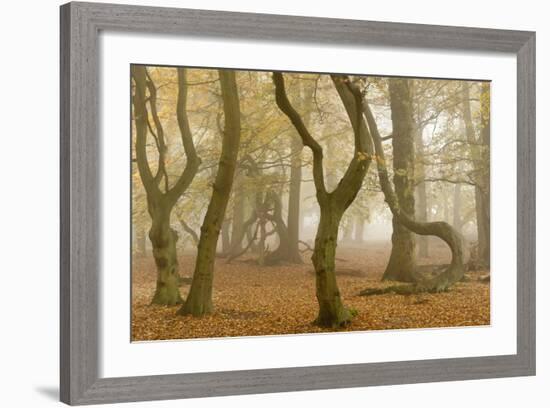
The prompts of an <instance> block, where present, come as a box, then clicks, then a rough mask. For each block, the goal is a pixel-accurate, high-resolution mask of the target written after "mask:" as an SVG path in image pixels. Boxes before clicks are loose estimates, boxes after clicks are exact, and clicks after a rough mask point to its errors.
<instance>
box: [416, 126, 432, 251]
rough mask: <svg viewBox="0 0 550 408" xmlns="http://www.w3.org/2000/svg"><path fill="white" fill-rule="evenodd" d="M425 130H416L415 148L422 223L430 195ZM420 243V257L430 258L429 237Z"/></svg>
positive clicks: (418, 203)
mask: <svg viewBox="0 0 550 408" xmlns="http://www.w3.org/2000/svg"><path fill="white" fill-rule="evenodd" d="M422 133H423V128H420V129H416V130H415V142H416V143H415V148H416V153H417V157H418V159H419V162H418V165H417V167H416V169H417V180H418V184H417V185H416V194H417V198H418V200H417V202H416V205H417V206H416V218H417V219H418V221H420V222H427V221H428V194H427V191H426V188H427V185H426V183H425V182H424V179H425V178H426V169H425V167H424V141H423V140H422ZM417 243H418V256H420V257H422V258H427V257H428V256H429V241H428V237H425V236H420V237H418V240H417Z"/></svg>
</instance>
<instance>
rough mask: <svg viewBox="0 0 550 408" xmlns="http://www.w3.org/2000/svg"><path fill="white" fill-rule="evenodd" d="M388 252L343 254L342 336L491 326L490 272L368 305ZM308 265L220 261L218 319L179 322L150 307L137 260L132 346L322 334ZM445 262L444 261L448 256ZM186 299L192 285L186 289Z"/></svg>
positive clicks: (183, 261)
mask: <svg viewBox="0 0 550 408" xmlns="http://www.w3.org/2000/svg"><path fill="white" fill-rule="evenodd" d="M389 249H390V247H389V246H388V245H387V244H382V243H380V244H375V245H371V246H370V247H369V249H367V250H360V251H359V250H354V249H352V248H342V249H339V251H338V259H339V261H337V270H338V272H337V279H338V284H339V287H340V291H341V293H342V296H343V299H344V302H345V304H346V306H348V307H349V308H351V309H353V310H355V311H357V316H356V317H355V318H354V319H353V321H352V323H351V324H350V325H349V326H347V327H345V328H343V329H341V330H342V331H365V330H386V329H411V328H430V327H456V326H478V325H488V324H490V302H489V292H490V284H489V283H488V282H486V281H483V279H482V277H483V276H485V275H486V272H485V273H484V272H475V273H471V274H468V275H467V279H465V281H464V282H459V283H457V284H456V285H454V286H453V287H452V288H451V290H450V291H449V292H445V293H439V294H427V293H425V294H417V295H410V296H402V295H395V294H385V295H380V296H370V297H363V296H358V294H359V292H360V291H361V290H363V289H365V288H367V287H370V288H374V287H385V286H388V285H391V283H384V282H380V278H381V275H382V273H383V270H384V266H385V262H386V260H387V255H388V253H389V252H388V251H389ZM308 256H309V254H306V256H305V257H304V261H305V262H304V264H302V265H282V266H273V267H259V266H257V265H256V264H255V263H254V262H253V260H252V259H249V260H247V259H245V258H243V259H242V260H236V261H234V262H232V263H230V264H227V263H226V262H225V260H224V259H221V258H220V259H217V262H216V274H215V278H214V294H213V302H214V313H213V314H212V315H210V316H206V317H203V318H198V319H197V318H193V317H183V316H177V315H176V310H177V308H178V306H174V307H165V306H155V305H150V304H149V302H150V299H151V293H153V291H154V282H155V276H154V267H153V265H152V260H150V259H149V258H142V259H135V260H134V273H133V276H132V283H133V284H132V303H133V308H132V310H133V315H132V341H147V340H160V339H163V340H167V339H190V338H212V337H235V336H260V335H277V334H297V333H317V332H323V331H325V330H323V329H321V328H319V327H317V326H315V325H313V324H312V321H313V320H314V319H315V317H316V314H317V312H318V305H317V300H316V298H315V278H314V275H313V270H312V267H311V265H310V263H309V262H308V261H309V259H307V258H308ZM439 256H440V259H441V260H442V262H444V261H445V260H444V259H443V258H444V257H445V251H444V248H443V250H442V251H441V255H439ZM193 264H194V256H192V255H188V256H182V257H181V258H180V270H181V274H182V276H189V275H190V273H191V272H192V267H193ZM180 289H181V293H182V296H184V297H185V296H186V295H187V292H188V290H189V285H188V284H187V283H184V284H183V285H182V287H181V288H180Z"/></svg>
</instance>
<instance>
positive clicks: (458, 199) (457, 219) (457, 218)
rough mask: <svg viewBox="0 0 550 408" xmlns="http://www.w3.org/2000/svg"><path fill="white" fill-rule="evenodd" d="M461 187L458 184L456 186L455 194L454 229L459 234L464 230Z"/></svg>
mask: <svg viewBox="0 0 550 408" xmlns="http://www.w3.org/2000/svg"><path fill="white" fill-rule="evenodd" d="M461 187H462V186H461V185H460V183H456V184H455V185H454V194H453V227H454V229H455V230H457V231H458V232H459V233H460V232H461V230H462V217H461V215H460V211H461V208H462V194H461Z"/></svg>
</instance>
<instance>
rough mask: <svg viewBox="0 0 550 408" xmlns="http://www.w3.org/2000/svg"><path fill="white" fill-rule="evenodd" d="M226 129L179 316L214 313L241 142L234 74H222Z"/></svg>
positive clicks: (239, 116) (239, 115) (231, 72)
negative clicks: (219, 252)
mask: <svg viewBox="0 0 550 408" xmlns="http://www.w3.org/2000/svg"><path fill="white" fill-rule="evenodd" d="M218 72H219V78H220V84H221V92H222V99H223V112H224V120H225V129H224V132H223V139H222V150H221V155H220V160H219V164H218V170H217V172H216V177H215V180H214V185H213V187H212V197H211V199H210V203H209V205H208V209H207V210H206V215H205V216H204V221H203V224H202V227H201V235H200V239H199V245H198V250H197V259H196V263H195V272H194V274H193V280H192V282H191V288H190V290H189V295H188V296H187V299H186V301H185V304H184V305H183V306H182V307H181V308H180V310H179V311H178V313H179V314H183V315H193V316H203V315H205V314H209V313H211V312H212V309H213V306H212V283H213V280H214V261H215V257H216V247H217V244H218V238H219V234H220V230H221V227H222V223H223V220H224V218H225V211H226V209H227V203H228V202H229V197H230V195H231V188H232V186H233V179H234V175H235V169H236V167H237V156H238V153H239V144H240V139H241V113H240V106H239V94H238V89H237V81H236V77H235V71H231V70H219V71H218Z"/></svg>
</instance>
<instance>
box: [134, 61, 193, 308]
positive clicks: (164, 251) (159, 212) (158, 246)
mask: <svg viewBox="0 0 550 408" xmlns="http://www.w3.org/2000/svg"><path fill="white" fill-rule="evenodd" d="M131 72H132V78H133V79H134V83H135V93H134V95H133V100H132V102H133V105H134V120H135V125H136V161H137V165H138V170H139V174H140V177H141V180H142V183H143V186H144V188H145V191H146V193H147V210H148V212H149V215H150V216H151V221H152V226H151V229H150V230H149V238H150V240H151V244H152V247H153V257H154V259H155V264H156V266H157V284H156V288H155V293H154V295H153V299H152V303H155V304H160V305H175V304H178V303H181V301H182V299H181V296H180V293H179V274H178V262H177V254H176V241H177V238H178V237H177V233H176V232H175V231H174V230H173V229H172V228H171V227H170V215H171V212H172V209H173V208H174V205H175V204H176V202H177V200H178V198H179V197H181V195H182V194H183V192H184V191H185V190H186V189H187V188H188V187H189V185H190V184H191V182H192V180H193V178H194V177H195V174H196V173H197V170H198V168H199V165H200V159H199V157H198V156H197V154H196V151H195V147H194V145H193V138H192V135H191V130H190V128H189V123H188V120H187V112H186V102H187V85H186V79H185V76H186V73H185V70H184V69H183V68H179V69H178V97H177V112H176V115H177V121H178V126H179V129H180V133H181V138H182V143H183V146H184V150H185V154H186V156H187V163H186V165H185V169H184V170H183V173H182V174H181V175H180V177H179V178H178V179H177V180H176V182H175V184H174V185H173V186H172V187H171V188H169V182H168V175H167V172H166V169H165V164H164V151H165V148H166V146H165V143H164V136H163V130H162V125H161V123H160V120H159V118H158V115H157V112H156V89H155V87H154V84H153V83H152V82H151V80H149V83H148V82H147V70H146V68H145V67H144V66H141V65H132V68H131ZM147 89H149V98H147V95H146V90H147ZM147 99H149V104H150V106H151V113H152V116H153V120H154V124H155V127H156V128H157V135H156V142H157V146H159V166H158V171H157V174H156V175H155V176H153V174H152V172H151V169H150V167H149V163H148V159H147V148H146V146H147V132H148V120H149V119H148V118H149V114H148V112H147ZM163 178H164V185H165V191H164V192H163V191H161V189H160V187H159V183H160V182H161V180H162V179H163Z"/></svg>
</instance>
